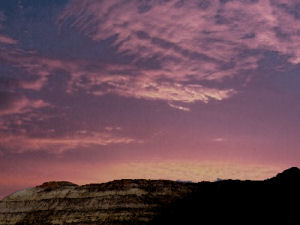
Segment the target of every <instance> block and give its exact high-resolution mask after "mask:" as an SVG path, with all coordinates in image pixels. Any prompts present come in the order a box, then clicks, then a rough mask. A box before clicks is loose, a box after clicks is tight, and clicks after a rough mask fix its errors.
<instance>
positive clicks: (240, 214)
mask: <svg viewBox="0 0 300 225" xmlns="http://www.w3.org/2000/svg"><path fill="white" fill-rule="evenodd" d="M150 224H151V225H168V224H170V225H177V224H180V225H194V224H241V225H244V224H284V225H285V224H298V225H299V224H300V170H299V169H298V168H291V169H289V170H286V171H284V172H283V173H281V174H278V175H277V176H276V177H274V178H272V179H269V180H265V181H233V180H226V181H219V182H214V183H209V182H202V183H198V184H197V188H196V189H195V190H194V191H193V192H192V193H191V194H189V195H188V196H186V197H185V198H183V199H180V200H178V201H176V202H174V203H173V204H172V205H169V206H167V207H165V208H164V209H163V210H162V211H161V213H160V214H159V215H157V216H156V217H155V219H154V220H152V221H151V222H150Z"/></svg>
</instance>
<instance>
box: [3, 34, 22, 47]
mask: <svg viewBox="0 0 300 225" xmlns="http://www.w3.org/2000/svg"><path fill="white" fill-rule="evenodd" d="M0 43H3V44H9V45H15V44H17V43H18V41H16V40H14V39H12V38H10V37H7V36H5V35H2V34H0Z"/></svg>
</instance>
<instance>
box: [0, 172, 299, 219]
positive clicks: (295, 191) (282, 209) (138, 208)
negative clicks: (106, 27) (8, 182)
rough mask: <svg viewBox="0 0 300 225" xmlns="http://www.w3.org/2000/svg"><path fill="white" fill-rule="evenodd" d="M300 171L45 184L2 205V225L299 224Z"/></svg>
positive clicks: (0, 215)
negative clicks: (260, 176)
mask: <svg viewBox="0 0 300 225" xmlns="http://www.w3.org/2000/svg"><path fill="white" fill-rule="evenodd" d="M299 202H300V170H299V169H298V168H291V169H288V170H286V171H283V172H282V173H280V174H278V175H277V176H275V177H274V178H271V179H268V180H265V181H238V180H223V181H218V182H201V183H187V182H186V183H185V182H174V181H164V180H118V181H112V182H108V183H103V184H89V185H83V186H78V185H76V184H72V183H69V182H47V183H44V184H42V185H41V186H37V187H34V188H29V189H26V190H23V191H20V192H16V193H14V194H12V195H9V196H7V197H6V198H4V199H3V200H2V201H0V225H12V224H14V225H29V224H30V225H79V224H80V225H85V224H89V225H91V224H107V225H123V224H126V225H127V224H128V225H135V224H136V225H137V224H138V225H144V224H148V225H168V224H172V225H177V224H178V225H179V224H180V225H184V224H187V225H193V224H225V223H229V224H278V223H279V224H300V217H299V211H300V208H299V206H298V205H299Z"/></svg>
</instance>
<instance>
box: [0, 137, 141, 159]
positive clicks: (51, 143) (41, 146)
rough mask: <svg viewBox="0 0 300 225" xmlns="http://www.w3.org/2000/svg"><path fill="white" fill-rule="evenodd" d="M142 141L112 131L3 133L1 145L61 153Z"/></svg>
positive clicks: (13, 150)
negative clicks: (35, 134)
mask: <svg viewBox="0 0 300 225" xmlns="http://www.w3.org/2000/svg"><path fill="white" fill-rule="evenodd" d="M130 143H141V140H137V139H134V138H130V137H124V136H121V135H116V134H113V133H111V132H102V133H101V132H88V131H86V132H76V133H75V134H74V135H72V136H70V135H69V136H62V137H57V138H55V137H32V136H28V135H26V134H24V135H7V134H2V135H1V137H0V145H1V146H2V148H4V149H8V150H9V151H10V152H14V153H24V152H35V151H46V152H48V153H51V154H61V153H63V152H65V151H69V150H72V149H78V148H87V147H92V146H107V145H113V144H130Z"/></svg>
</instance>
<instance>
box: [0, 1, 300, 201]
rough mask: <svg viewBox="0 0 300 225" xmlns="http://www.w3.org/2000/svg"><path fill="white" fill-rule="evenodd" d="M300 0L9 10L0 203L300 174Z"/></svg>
mask: <svg viewBox="0 0 300 225" xmlns="http://www.w3.org/2000/svg"><path fill="white" fill-rule="evenodd" d="M299 103H300V3H299V1H298V0H43V1H41V0H1V1H0V198H1V197H3V196H5V195H7V194H9V193H12V192H14V191H17V190H21V189H24V188H27V187H32V186H35V185H39V184H41V183H43V182H46V181H50V180H67V181H71V182H74V183H77V184H86V183H99V182H106V181H110V180H114V179H122V178H145V179H171V180H188V181H194V182H199V181H203V180H210V181H214V180H216V179H218V178H221V179H228V178H232V179H255V180H261V179H266V178H268V177H272V176H274V175H275V174H276V173H278V172H280V171H281V170H283V169H286V168H288V167H291V166H300V163H299V162H300V142H299V138H300V104H299Z"/></svg>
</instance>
